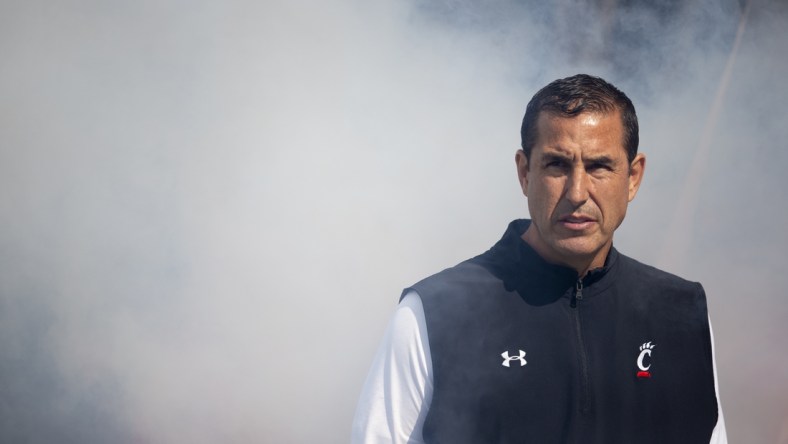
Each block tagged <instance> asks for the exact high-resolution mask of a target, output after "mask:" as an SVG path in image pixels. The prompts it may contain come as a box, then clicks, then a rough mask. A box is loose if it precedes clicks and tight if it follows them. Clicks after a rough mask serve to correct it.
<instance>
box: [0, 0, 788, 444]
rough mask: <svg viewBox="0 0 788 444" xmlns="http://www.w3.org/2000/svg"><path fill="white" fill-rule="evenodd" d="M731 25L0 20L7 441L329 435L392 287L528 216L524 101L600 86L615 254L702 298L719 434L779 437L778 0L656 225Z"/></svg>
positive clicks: (695, 15)
mask: <svg viewBox="0 0 788 444" xmlns="http://www.w3.org/2000/svg"><path fill="white" fill-rule="evenodd" d="M660 5H661V6H660ZM743 10H744V4H743V3H739V2H736V1H734V0H731V1H714V0H706V1H703V2H699V3H697V4H696V5H691V6H683V5H681V4H679V3H678V2H674V3H659V4H655V3H653V2H645V1H644V2H626V3H623V2H622V3H621V4H616V2H615V1H607V2H599V4H598V5H596V6H585V2H577V1H572V0H563V1H560V2H553V3H551V4H549V5H545V4H543V2H536V1H526V2H514V1H504V0H486V1H483V2H463V1H450V0H443V1H437V2H422V1H418V0H413V1H411V2H394V1H387V2H377V3H376V2H371V3H370V2H360V1H355V0H329V1H325V2H307V1H288V2H284V1H280V2H264V3H262V4H261V3H255V2H244V1H228V2H220V3H216V2H206V1H197V2H182V1H176V0H169V1H158V2H153V1H148V2H134V3H128V2H107V1H103V2H102V1H96V0H94V1H88V0H83V1H79V0H68V1H63V2H45V1H35V0H33V1H25V2H21V1H18V2H14V1H8V2H4V3H3V4H2V5H0V57H2V62H3V63H2V65H0V97H2V98H3V100H2V102H0V441H2V442H197V443H199V442H276V443H281V442H299V443H301V442H303V443H307V442H345V441H347V439H348V436H349V430H350V421H351V417H352V413H353V409H354V407H355V402H356V398H357V396H358V393H359V390H360V387H361V384H362V381H363V378H364V375H365V373H366V370H367V367H368V365H369V363H370V361H371V359H372V355H373V352H374V349H375V347H376V345H377V342H378V340H379V339H380V337H381V335H382V332H383V329H384V327H385V323H386V321H387V319H388V316H389V315H390V314H391V312H392V310H393V309H394V306H395V304H396V301H397V297H398V295H399V291H400V289H401V288H402V287H404V286H407V285H409V284H411V283H413V282H414V281H416V280H418V279H420V278H422V277H424V276H426V275H427V274H430V273H432V272H435V271H438V270H439V269H441V268H444V267H447V266H450V265H453V264H454V263H456V262H459V261H460V260H462V259H465V258H467V257H469V256H472V255H474V254H477V253H479V252H481V251H483V250H484V249H486V248H487V247H489V246H490V245H491V244H492V243H493V242H494V241H495V240H497V238H498V237H499V236H500V234H501V233H502V232H503V229H504V228H505V226H506V224H507V223H508V222H509V220H511V219H512V218H516V217H525V216H527V210H526V203H525V200H524V198H523V197H522V196H521V195H520V193H519V191H518V186H517V182H516V175H515V169H514V161H513V159H514V152H515V150H516V149H517V147H518V144H519V124H520V119H521V118H522V112H523V110H524V107H525V104H526V103H527V101H528V99H529V98H530V97H531V95H533V93H534V92H536V90H537V89H538V88H540V87H541V86H543V85H544V84H546V83H547V82H549V81H551V80H553V79H555V78H558V77H563V76H566V75H571V74H575V73H577V72H588V73H591V74H597V75H601V76H603V77H605V78H606V79H608V80H610V81H611V82H613V83H614V84H616V85H617V86H619V87H620V88H622V89H623V90H624V91H625V92H627V93H628V94H629V95H630V97H631V98H632V99H633V101H634V102H635V106H636V107H637V109H638V113H639V116H640V122H641V149H642V150H643V151H644V152H645V153H647V155H648V166H647V170H646V177H645V182H644V185H643V187H642V188H641V193H640V195H639V196H638V198H637V199H636V201H635V202H634V203H633V204H632V206H631V207H630V212H629V214H628V218H627V221H626V222H625V223H624V225H623V226H622V228H621V229H620V231H619V233H618V235H617V238H616V244H617V246H618V248H619V249H620V250H622V251H623V252H624V253H626V254H629V255H631V256H634V257H636V258H638V259H641V260H643V261H645V262H650V263H654V264H655V265H658V266H661V267H663V268H665V269H667V270H669V271H672V272H675V273H678V274H681V275H683V276H686V277H688V278H690V279H695V280H700V281H701V282H703V283H704V285H705V287H706V290H707V294H708V296H709V304H710V310H711V314H712V317H713V320H714V326H715V336H716V338H717V359H718V367H719V371H720V378H721V380H720V384H721V393H722V401H723V406H724V408H725V410H726V412H725V413H726V421H727V423H728V428H729V435H730V436H731V441H732V442H737V441H740V442H776V441H777V439H778V435H780V433H782V434H783V435H782V436H783V437H784V438H783V439H784V440H786V441H783V442H788V438H786V435H788V429H786V426H785V425H784V424H785V423H784V421H785V419H786V416H788V415H787V412H788V383H786V380H785V378H782V377H780V375H781V374H782V372H783V370H782V369H784V368H785V366H786V365H787V364H788V362H786V361H788V359H787V358H785V354H783V353H780V352H779V350H781V347H780V346H781V338H782V337H784V336H785V335H786V333H788V328H786V327H785V326H784V319H786V317H787V316H786V315H788V304H786V303H785V302H784V301H783V300H782V299H783V298H782V297H781V294H782V291H781V290H782V288H784V287H786V284H788V279H787V278H786V277H785V273H783V272H782V271H781V270H780V269H779V268H780V267H781V266H782V265H783V264H785V263H786V259H788V255H787V254H786V247H788V242H786V235H785V233H784V228H783V225H784V222H783V221H785V220H786V219H788V210H786V208H785V205H783V200H784V199H783V198H782V195H781V190H783V189H785V186H786V185H788V183H786V181H787V180H788V179H786V177H788V176H787V175H785V174H784V171H783V169H784V168H785V167H786V165H788V149H786V147H784V145H785V140H788V134H787V133H788V129H786V126H785V124H784V121H785V112H784V111H783V107H782V105H783V104H784V103H786V99H788V97H786V96H788V90H786V89H785V88H784V87H783V83H784V81H783V79H784V78H785V76H786V75H787V74H788V62H786V60H788V54H786V52H788V45H786V44H785V42H786V41H788V40H787V39H786V37H788V26H786V24H788V11H787V10H786V8H785V6H784V5H782V4H780V3H779V2H777V1H768V0H762V1H761V0H752V4H751V9H750V14H749V15H748V17H747V21H746V29H745V31H744V33H743V35H742V38H741V44H740V46H739V49H738V51H737V54H736V60H735V61H734V63H733V65H732V68H731V70H730V81H729V84H728V87H727V88H726V89H725V93H724V97H723V98H722V100H721V103H722V104H721V110H720V113H719V117H718V120H717V123H716V125H714V128H713V131H712V134H713V138H712V141H711V143H710V145H709V150H708V155H706V156H704V158H703V159H702V160H703V162H704V167H703V168H702V175H701V176H700V177H690V179H691V180H692V181H694V182H695V183H697V184H699V185H698V188H697V197H696V198H695V200H694V202H695V204H694V205H693V206H692V212H691V213H690V216H688V217H690V219H689V220H686V221H684V222H685V223H684V224H681V223H679V224H678V227H680V229H681V230H684V231H682V232H681V233H676V232H673V231H675V229H676V228H675V225H676V224H674V225H671V221H672V219H673V215H674V214H675V212H676V206H677V202H678V198H679V196H681V195H682V193H683V192H684V191H685V187H686V186H687V185H686V184H687V183H688V176H689V175H690V174H691V172H692V168H691V164H692V159H693V156H694V155H695V152H696V150H697V147H698V146H699V144H700V143H701V135H702V130H703V128H704V124H705V122H706V119H707V116H708V115H709V112H710V108H711V106H712V104H713V103H714V99H715V95H716V94H717V92H718V90H719V88H718V85H719V84H720V81H721V79H722V76H723V72H724V69H725V66H726V63H727V62H728V60H729V58H730V54H731V49H732V48H733V44H734V39H735V36H736V31H737V27H738V26H739V23H740V18H741V16H742V11H743ZM680 222H681V221H680ZM677 236H683V238H685V239H687V242H685V243H682V245H680V248H681V249H683V253H682V254H681V255H674V254H672V252H674V251H676V250H675V249H671V250H669V251H667V252H665V250H664V248H663V246H664V245H668V244H669V243H670V240H671V239H675V238H676V237H677ZM781 428H782V429H781ZM781 430H782V432H781Z"/></svg>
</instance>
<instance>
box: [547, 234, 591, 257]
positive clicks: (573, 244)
mask: <svg viewBox="0 0 788 444" xmlns="http://www.w3.org/2000/svg"><path fill="white" fill-rule="evenodd" d="M600 248H601V245H599V243H598V242H593V241H591V240H590V239H588V238H586V237H585V236H575V237H570V238H567V239H562V240H560V241H558V242H556V251H558V252H559V253H560V254H561V255H562V256H564V257H565V258H566V259H584V258H587V257H590V256H594V255H595V254H596V253H597V252H598V251H599V250H600Z"/></svg>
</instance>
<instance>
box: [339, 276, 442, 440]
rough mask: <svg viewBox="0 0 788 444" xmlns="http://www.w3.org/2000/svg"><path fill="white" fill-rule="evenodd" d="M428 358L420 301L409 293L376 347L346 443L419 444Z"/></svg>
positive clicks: (428, 392) (428, 391)
mask: <svg viewBox="0 0 788 444" xmlns="http://www.w3.org/2000/svg"><path fill="white" fill-rule="evenodd" d="M431 400H432V359H431V356H430V349H429V342H428V340H427V324H426V322H425V319H424V308H423V306H422V304H421V298H420V297H419V295H418V294H417V293H416V292H415V291H410V292H408V293H407V294H406V295H405V297H404V298H403V299H402V301H401V302H400V304H399V306H398V307H397V310H396V311H395V312H394V316H393V317H392V319H391V322H390V323H389V325H388V327H387V329H386V333H385V334H384V336H383V340H382V342H381V344H380V346H379V347H378V350H377V353H376V354H375V358H374V360H373V362H372V368H371V369H370V371H369V374H368V375H367V379H366V381H365V382H364V388H363V389H362V392H361V397H360V399H359V402H358V406H357V407H356V414H355V417H354V419H353V429H352V434H351V443H353V444H361V443H364V444H378V443H380V444H383V443H398V444H399V443H403V444H404V443H410V444H417V443H423V442H424V441H423V439H422V427H423V425H424V418H425V417H426V415H427V411H428V409H429V405H430V401H431Z"/></svg>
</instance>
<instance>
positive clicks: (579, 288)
mask: <svg viewBox="0 0 788 444" xmlns="http://www.w3.org/2000/svg"><path fill="white" fill-rule="evenodd" d="M582 300H583V279H582V278H580V279H578V280H577V283H576V284H575V292H574V293H572V299H570V300H569V306H570V307H572V308H575V307H577V301H582Z"/></svg>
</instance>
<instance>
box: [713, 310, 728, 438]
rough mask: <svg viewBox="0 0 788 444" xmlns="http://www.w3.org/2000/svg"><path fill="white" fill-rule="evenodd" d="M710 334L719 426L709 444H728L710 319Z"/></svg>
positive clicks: (716, 427)
mask: <svg viewBox="0 0 788 444" xmlns="http://www.w3.org/2000/svg"><path fill="white" fill-rule="evenodd" d="M709 334H710V335H711V363H712V365H713V367H714V392H715V393H716V395H717V425H716V426H715V427H714V431H713V432H711V440H710V441H709V444H728V434H727V432H726V431H725V418H724V417H723V416H722V404H721V403H720V385H719V383H718V382H717V357H716V356H715V354H714V331H713V330H712V328H711V319H709Z"/></svg>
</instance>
